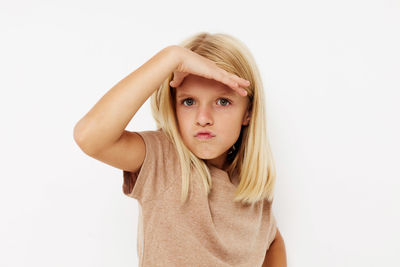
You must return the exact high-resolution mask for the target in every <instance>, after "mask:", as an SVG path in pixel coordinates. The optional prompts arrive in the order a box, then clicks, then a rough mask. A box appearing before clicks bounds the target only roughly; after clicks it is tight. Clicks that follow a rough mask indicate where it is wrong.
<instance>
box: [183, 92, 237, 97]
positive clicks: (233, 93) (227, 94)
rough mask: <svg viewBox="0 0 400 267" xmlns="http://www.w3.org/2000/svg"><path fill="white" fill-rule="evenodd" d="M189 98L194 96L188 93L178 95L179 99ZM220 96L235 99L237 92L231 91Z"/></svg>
mask: <svg viewBox="0 0 400 267" xmlns="http://www.w3.org/2000/svg"><path fill="white" fill-rule="evenodd" d="M188 96H190V97H191V96H193V95H191V94H187V93H178V94H177V97H178V98H181V97H188ZM219 96H230V97H235V92H234V91H230V92H229V93H222V94H219Z"/></svg>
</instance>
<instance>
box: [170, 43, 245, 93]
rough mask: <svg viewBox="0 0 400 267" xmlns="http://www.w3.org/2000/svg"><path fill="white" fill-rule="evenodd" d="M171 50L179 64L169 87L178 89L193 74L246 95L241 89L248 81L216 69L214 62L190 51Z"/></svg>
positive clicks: (180, 48)
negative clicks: (174, 52)
mask: <svg viewBox="0 0 400 267" xmlns="http://www.w3.org/2000/svg"><path fill="white" fill-rule="evenodd" d="M173 49H175V51H176V53H177V55H178V57H179V58H180V63H179V65H178V67H177V68H176V69H175V70H174V78H173V79H172V81H171V82H170V84H169V85H170V86H171V87H174V88H176V87H178V86H179V85H180V84H181V83H182V82H183V79H185V77H186V76H187V75H189V74H194V75H198V76H202V77H205V78H207V79H214V80H216V81H219V82H221V83H224V84H226V85H227V86H229V87H230V88H232V89H233V90H235V91H236V92H238V93H239V94H240V95H242V96H246V95H247V92H246V90H244V89H243V87H247V86H249V85H250V82H249V81H248V80H245V79H243V78H240V77H238V76H237V75H235V74H233V73H229V72H227V71H225V70H224V69H222V68H220V67H218V66H217V64H216V63H215V62H214V61H212V60H209V59H208V58H205V57H203V56H200V55H199V54H197V53H195V52H193V51H191V50H190V49H187V48H185V47H182V46H173Z"/></svg>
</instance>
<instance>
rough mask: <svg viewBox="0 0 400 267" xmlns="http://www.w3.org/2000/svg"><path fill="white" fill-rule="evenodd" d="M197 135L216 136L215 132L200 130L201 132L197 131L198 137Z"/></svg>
mask: <svg viewBox="0 0 400 267" xmlns="http://www.w3.org/2000/svg"><path fill="white" fill-rule="evenodd" d="M197 136H210V137H214V136H215V134H213V133H212V132H210V131H199V132H197V134H196V137H197Z"/></svg>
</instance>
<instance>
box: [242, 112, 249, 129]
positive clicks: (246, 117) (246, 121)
mask: <svg viewBox="0 0 400 267" xmlns="http://www.w3.org/2000/svg"><path fill="white" fill-rule="evenodd" d="M250 117H251V112H249V111H248V110H247V111H246V113H245V114H244V116H243V121H242V125H244V126H247V125H249V123H250Z"/></svg>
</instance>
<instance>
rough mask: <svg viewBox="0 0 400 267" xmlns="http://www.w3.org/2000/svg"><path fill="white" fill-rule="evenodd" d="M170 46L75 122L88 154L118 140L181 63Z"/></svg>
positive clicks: (121, 82)
mask: <svg viewBox="0 0 400 267" xmlns="http://www.w3.org/2000/svg"><path fill="white" fill-rule="evenodd" d="M171 47H173V46H169V47H166V48H164V49H162V50H161V51H160V52H158V53H157V54H156V55H154V56H153V57H152V58H150V59H149V60H148V61H147V62H146V63H145V64H143V65H142V66H140V67H139V68H138V69H136V70H135V71H134V72H132V73H130V74H129V75H128V76H126V77H125V78H124V79H122V80H121V81H119V82H118V83H117V84H116V85H115V86H114V87H112V88H111V89H110V90H109V91H108V92H107V93H106V94H105V95H104V96H103V97H102V98H101V99H100V100H99V101H98V102H97V103H96V104H95V105H94V106H93V108H92V109H91V110H90V111H89V112H88V113H87V114H86V115H85V116H84V117H83V118H82V119H81V120H80V121H78V123H77V124H76V125H75V128H74V138H75V140H76V142H77V143H78V144H79V146H80V147H81V148H82V150H84V151H85V152H86V153H88V154H90V153H95V152H96V151H99V150H101V149H102V148H104V147H106V146H108V145H110V144H112V143H114V142H115V141H117V140H118V139H119V138H120V137H121V135H122V134H123V131H124V130H125V128H126V126H127V125H128V123H129V122H130V121H131V119H132V117H133V116H134V115H135V114H136V112H137V111H138V110H139V108H140V107H141V106H142V105H143V104H144V102H146V100H147V99H148V98H149V97H150V96H151V95H152V93H153V92H154V91H155V90H156V89H157V88H158V87H159V86H160V85H161V83H162V82H163V81H164V80H165V79H166V78H167V77H168V75H170V74H171V73H172V72H173V71H174V69H175V68H176V67H177V66H178V64H179V58H178V57H177V55H176V54H174V50H173V49H172V50H171Z"/></svg>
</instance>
